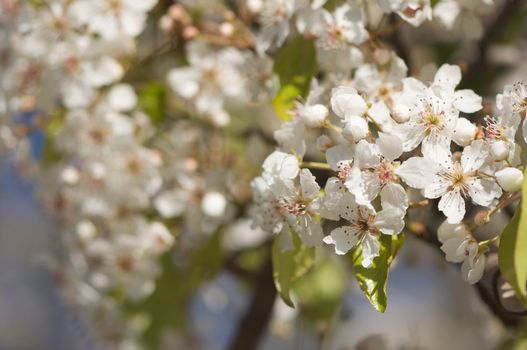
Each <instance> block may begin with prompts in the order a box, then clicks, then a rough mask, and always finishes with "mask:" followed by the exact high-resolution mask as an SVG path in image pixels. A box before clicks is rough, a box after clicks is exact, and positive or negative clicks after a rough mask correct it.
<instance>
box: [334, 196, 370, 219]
mask: <svg viewBox="0 0 527 350" xmlns="http://www.w3.org/2000/svg"><path fill="white" fill-rule="evenodd" d="M359 208H360V210H362V211H366V212H368V213H370V212H371V213H372V214H375V212H374V211H373V209H369V208H367V207H362V206H361V207H358V206H357V202H356V201H355V198H354V197H353V195H352V194H351V193H345V194H343V195H342V198H341V200H340V203H339V215H340V216H341V217H342V218H343V219H346V220H348V221H349V222H353V221H356V220H357V218H358V211H359Z"/></svg>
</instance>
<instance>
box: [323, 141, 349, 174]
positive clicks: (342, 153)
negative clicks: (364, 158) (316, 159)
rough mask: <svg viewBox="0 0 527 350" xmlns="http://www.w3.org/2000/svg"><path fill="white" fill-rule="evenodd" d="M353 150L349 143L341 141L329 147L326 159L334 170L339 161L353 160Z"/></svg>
mask: <svg viewBox="0 0 527 350" xmlns="http://www.w3.org/2000/svg"><path fill="white" fill-rule="evenodd" d="M352 159H353V150H352V149H351V147H350V146H349V144H347V143H341V144H339V145H336V146H333V147H331V148H328V150H327V151H326V160H327V162H328V164H329V166H330V167H331V169H333V170H335V171H336V170H337V164H338V162H340V161H342V160H352Z"/></svg>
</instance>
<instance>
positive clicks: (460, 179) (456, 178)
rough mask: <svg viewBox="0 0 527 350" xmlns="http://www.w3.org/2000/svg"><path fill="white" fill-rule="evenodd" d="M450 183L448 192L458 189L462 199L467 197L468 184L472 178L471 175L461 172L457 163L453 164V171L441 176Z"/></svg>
mask: <svg viewBox="0 0 527 350" xmlns="http://www.w3.org/2000/svg"><path fill="white" fill-rule="evenodd" d="M441 176H442V177H443V178H444V179H446V180H447V181H449V182H450V186H449V187H448V190H449V191H452V190H454V189H455V188H459V189H460V191H461V194H462V195H463V197H467V196H468V183H469V181H470V180H471V179H472V178H473V176H472V175H470V174H467V173H465V172H463V169H462V168H461V164H460V163H459V162H456V163H454V170H453V171H451V172H447V173H444V174H442V175H441Z"/></svg>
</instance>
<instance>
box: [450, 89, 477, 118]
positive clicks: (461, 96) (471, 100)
mask: <svg viewBox="0 0 527 350" xmlns="http://www.w3.org/2000/svg"><path fill="white" fill-rule="evenodd" d="M481 101H482V98H481V96H479V95H477V94H476V93H475V92H474V91H472V90H469V89H465V90H459V91H456V92H455V93H454V107H456V108H457V109H459V110H460V111H461V112H464V113H474V112H477V111H479V110H480V109H482V108H483V105H482V104H481Z"/></svg>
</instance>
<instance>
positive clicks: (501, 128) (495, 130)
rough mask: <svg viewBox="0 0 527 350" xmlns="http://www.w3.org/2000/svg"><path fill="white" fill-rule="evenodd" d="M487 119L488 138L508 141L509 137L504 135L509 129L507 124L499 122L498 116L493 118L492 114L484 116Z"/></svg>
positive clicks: (486, 133)
mask: <svg viewBox="0 0 527 350" xmlns="http://www.w3.org/2000/svg"><path fill="white" fill-rule="evenodd" d="M483 119H484V120H485V127H484V129H483V130H484V132H485V137H486V138H488V139H493V140H500V139H502V140H504V141H507V138H506V137H505V135H504V132H505V131H506V130H507V127H506V126H505V125H500V124H498V121H497V120H496V118H493V117H491V116H488V115H487V116H486V117H485V118H483Z"/></svg>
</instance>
